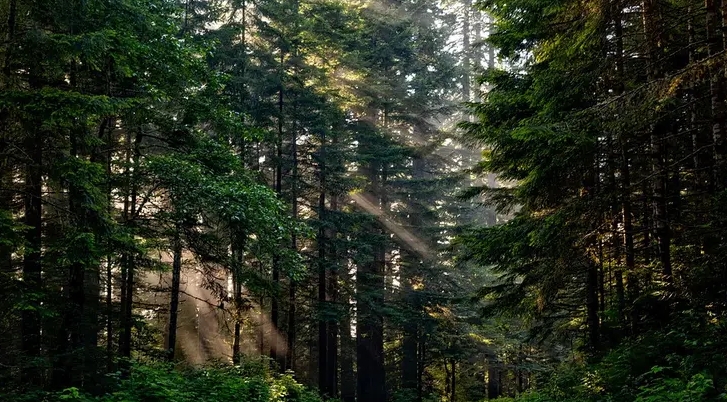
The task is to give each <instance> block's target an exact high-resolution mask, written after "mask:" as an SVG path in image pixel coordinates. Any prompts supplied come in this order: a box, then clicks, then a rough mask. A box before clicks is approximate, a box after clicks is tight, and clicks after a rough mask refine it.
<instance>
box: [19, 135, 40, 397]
mask: <svg viewBox="0 0 727 402" xmlns="http://www.w3.org/2000/svg"><path fill="white" fill-rule="evenodd" d="M42 144H43V137H42V134H41V133H40V132H39V131H35V132H33V133H32V134H28V136H27V138H26V140H25V152H26V154H27V155H28V157H29V158H30V159H29V160H28V163H27V166H26V171H25V188H24V193H25V196H24V210H25V217H24V219H23V223H24V224H25V226H27V227H28V229H27V230H26V231H25V247H26V252H25V254H24V257H23V284H24V285H25V289H24V290H25V294H24V297H25V299H26V304H27V305H28V306H30V307H32V308H26V309H23V311H22V313H21V333H22V351H23V355H24V356H25V357H26V359H27V361H26V362H25V363H24V365H23V372H22V381H23V382H24V383H26V384H33V385H40V384H41V378H42V377H41V369H40V361H39V359H40V349H41V341H40V339H41V338H40V332H41V321H40V310H41V308H42V306H41V300H42V299H43V283H42V279H41V271H42V266H41V250H42V245H43V244H42V233H43V226H42V223H43V215H42V196H43V145H42Z"/></svg>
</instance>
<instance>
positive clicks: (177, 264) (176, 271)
mask: <svg viewBox="0 0 727 402" xmlns="http://www.w3.org/2000/svg"><path fill="white" fill-rule="evenodd" d="M180 230H182V228H181V227H180V225H176V228H175V233H174V240H173V242H172V248H173V251H172V254H173V257H172V259H173V261H172V289H171V302H170V303H169V335H168V341H167V351H168V356H167V360H169V361H170V362H173V361H174V354H175V351H176V349H177V318H178V317H179V315H178V311H179V287H180V282H181V278H182V239H181V235H180V233H179V232H180Z"/></svg>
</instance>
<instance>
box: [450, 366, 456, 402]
mask: <svg viewBox="0 0 727 402" xmlns="http://www.w3.org/2000/svg"><path fill="white" fill-rule="evenodd" d="M451 383H452V393H451V394H450V397H449V401H450V402H455V401H456V400H457V360H454V359H453V360H452V381H451Z"/></svg>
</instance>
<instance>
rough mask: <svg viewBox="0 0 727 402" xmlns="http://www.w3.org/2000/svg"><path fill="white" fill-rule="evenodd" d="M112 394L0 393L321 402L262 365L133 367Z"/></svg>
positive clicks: (116, 400) (82, 401) (40, 397)
mask: <svg viewBox="0 0 727 402" xmlns="http://www.w3.org/2000/svg"><path fill="white" fill-rule="evenodd" d="M110 377H111V380H112V381H110V383H111V384H112V388H113V389H109V390H107V393H106V394H104V395H100V396H93V395H89V394H88V393H85V392H84V391H83V390H79V389H77V388H69V389H66V390H63V391H62V392H57V393H42V392H34V393H28V392H26V393H23V394H6V395H2V394H0V400H2V401H7V402H30V401H33V402H61V401H62V402H201V401H205V402H322V401H321V398H320V397H319V396H318V395H317V394H316V393H314V392H312V391H310V390H308V389H306V388H305V387H304V386H303V385H301V384H299V383H298V382H296V381H295V379H294V378H293V377H292V376H291V375H289V374H286V375H276V374H272V373H271V372H270V371H268V370H267V369H266V368H265V367H264V363H256V362H247V363H244V364H243V365H241V366H225V365H219V366H214V367H206V368H196V369H195V368H183V367H174V366H172V365H168V364H148V365H136V366H134V367H133V369H132V371H131V375H130V376H129V378H126V379H122V378H121V377H120V375H119V374H118V373H117V374H113V375H110Z"/></svg>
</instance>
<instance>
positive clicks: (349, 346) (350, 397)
mask: <svg viewBox="0 0 727 402" xmlns="http://www.w3.org/2000/svg"><path fill="white" fill-rule="evenodd" d="M350 313H351V312H350V311H345V312H344V315H343V317H342V319H341V320H340V322H339V325H340V328H341V330H340V333H341V400H342V401H343V402H355V401H356V375H355V373H354V371H353V356H354V354H355V351H354V349H356V341H355V339H353V338H352V337H351V316H350ZM359 370H361V367H360V366H359Z"/></svg>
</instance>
